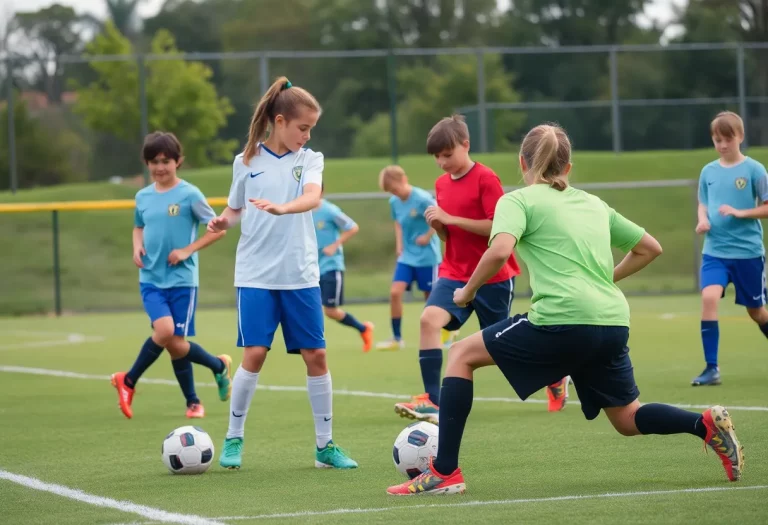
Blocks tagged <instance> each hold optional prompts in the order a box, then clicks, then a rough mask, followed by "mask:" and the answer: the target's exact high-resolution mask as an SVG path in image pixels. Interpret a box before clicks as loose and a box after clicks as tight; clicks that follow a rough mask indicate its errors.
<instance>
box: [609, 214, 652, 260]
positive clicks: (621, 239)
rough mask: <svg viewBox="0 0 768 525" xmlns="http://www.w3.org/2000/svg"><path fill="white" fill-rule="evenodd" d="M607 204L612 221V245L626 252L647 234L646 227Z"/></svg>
mask: <svg viewBox="0 0 768 525" xmlns="http://www.w3.org/2000/svg"><path fill="white" fill-rule="evenodd" d="M603 204H605V203H603ZM605 206H606V208H608V220H609V221H610V228H611V246H613V247H614V248H618V249H619V250H621V251H623V252H625V253H626V252H628V251H630V250H631V249H632V248H634V247H635V246H637V243H638V242H640V239H642V238H643V235H645V229H644V228H642V227H641V226H638V225H637V224H635V223H634V222H632V221H630V220H629V219H627V218H626V217H624V216H623V215H622V214H620V213H619V212H617V211H616V210H614V209H613V208H611V207H610V206H608V205H607V204H605Z"/></svg>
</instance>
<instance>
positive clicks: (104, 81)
mask: <svg viewBox="0 0 768 525" xmlns="http://www.w3.org/2000/svg"><path fill="white" fill-rule="evenodd" d="M132 52H133V49H132V46H131V43H130V42H129V41H128V40H127V39H126V38H125V37H124V36H123V35H121V34H120V32H119V31H118V30H117V28H116V27H115V26H114V25H113V24H112V23H111V22H108V23H107V24H106V25H105V28H104V32H103V33H102V34H100V35H99V36H97V37H96V38H95V39H94V40H93V42H91V43H89V44H88V46H87V54H88V55H129V54H132ZM151 52H152V53H153V54H162V55H168V56H170V57H173V56H174V55H179V54H180V53H179V51H178V50H177V49H176V46H175V43H174V40H173V37H172V36H171V35H170V33H168V32H167V31H163V30H161V31H158V33H157V34H156V35H155V36H154V38H153V39H152V45H151ZM90 67H91V68H92V69H93V70H94V71H95V72H96V73H97V75H98V80H97V81H95V82H92V83H91V84H89V85H88V86H76V88H77V93H78V97H77V102H76V105H75V112H76V113H77V114H78V115H80V116H81V117H82V118H83V120H84V122H85V123H86V125H87V126H88V127H89V128H90V129H92V130H94V131H98V132H106V133H110V134H112V135H114V136H115V137H117V138H119V139H121V140H124V141H126V142H127V143H130V144H134V145H137V149H138V141H139V139H140V137H139V129H140V118H141V114H140V111H141V108H140V104H139V70H138V65H137V63H136V62H133V61H130V62H123V61H115V62H101V61H95V62H91V63H90ZM145 67H146V79H147V84H146V92H147V109H148V112H147V116H148V122H149V127H150V130H154V129H162V130H166V131H172V132H174V133H175V134H176V135H177V136H178V137H179V140H181V142H182V144H183V145H184V149H185V154H186V157H187V160H188V161H189V163H190V164H191V165H195V166H205V165H208V164H211V163H213V162H220V161H221V162H224V161H226V162H228V161H230V160H231V156H232V152H233V150H234V148H235V147H236V143H235V142H234V141H231V140H230V141H227V140H220V139H217V136H218V132H219V130H220V129H221V128H222V127H223V126H224V125H225V124H226V121H227V116H228V115H230V114H231V113H232V106H231V104H230V103H229V100H227V99H226V98H223V97H219V96H218V94H217V93H216V88H215V87H214V86H213V85H212V84H211V82H210V78H211V70H210V68H208V67H207V66H205V65H204V64H202V63H200V62H186V61H184V60H181V59H180V58H179V59H176V58H169V59H163V60H152V61H149V62H147V63H146V66H145Z"/></svg>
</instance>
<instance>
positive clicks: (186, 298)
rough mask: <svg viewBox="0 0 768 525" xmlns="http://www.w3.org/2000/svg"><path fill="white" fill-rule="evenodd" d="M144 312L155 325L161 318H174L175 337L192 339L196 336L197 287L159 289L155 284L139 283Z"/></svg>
mask: <svg viewBox="0 0 768 525" xmlns="http://www.w3.org/2000/svg"><path fill="white" fill-rule="evenodd" d="M139 290H140V291H141V300H142V302H143V303H144V311H146V312H147V315H148V316H149V320H150V321H152V322H153V323H154V322H155V321H157V320H158V319H160V318H161V317H172V318H173V326H174V328H173V335H179V336H182V337H192V336H194V335H195V310H196V309H197V287H196V286H177V287H175V288H158V287H157V286H155V285H154V284H149V283H139Z"/></svg>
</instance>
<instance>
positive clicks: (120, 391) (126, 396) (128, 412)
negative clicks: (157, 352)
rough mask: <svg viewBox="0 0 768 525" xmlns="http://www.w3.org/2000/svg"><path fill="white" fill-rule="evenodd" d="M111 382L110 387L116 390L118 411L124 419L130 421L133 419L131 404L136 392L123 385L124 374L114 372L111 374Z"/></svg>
mask: <svg viewBox="0 0 768 525" xmlns="http://www.w3.org/2000/svg"><path fill="white" fill-rule="evenodd" d="M111 381H112V386H113V387H115V388H116V389H117V402H118V404H119V405H120V410H121V411H122V412H123V414H124V415H125V417H127V418H128V419H131V418H132V417H133V410H132V409H131V403H132V402H133V394H134V392H136V391H135V390H134V389H133V388H131V387H129V386H128V385H126V384H125V372H116V373H114V374H112V379H111Z"/></svg>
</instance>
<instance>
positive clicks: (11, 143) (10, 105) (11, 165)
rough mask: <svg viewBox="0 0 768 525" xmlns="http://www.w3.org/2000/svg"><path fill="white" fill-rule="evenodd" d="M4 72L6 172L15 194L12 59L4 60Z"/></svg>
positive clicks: (14, 114)
mask: <svg viewBox="0 0 768 525" xmlns="http://www.w3.org/2000/svg"><path fill="white" fill-rule="evenodd" d="M5 64H6V74H7V76H8V79H7V81H8V92H7V93H6V97H7V98H6V100H7V103H8V173H10V176H11V180H10V186H11V193H12V194H13V195H16V192H17V191H18V189H19V172H18V166H17V165H16V106H15V102H14V100H13V95H14V93H13V60H11V59H10V58H9V59H8V60H6V62H5Z"/></svg>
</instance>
